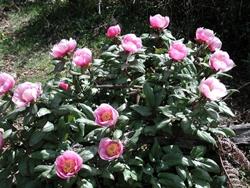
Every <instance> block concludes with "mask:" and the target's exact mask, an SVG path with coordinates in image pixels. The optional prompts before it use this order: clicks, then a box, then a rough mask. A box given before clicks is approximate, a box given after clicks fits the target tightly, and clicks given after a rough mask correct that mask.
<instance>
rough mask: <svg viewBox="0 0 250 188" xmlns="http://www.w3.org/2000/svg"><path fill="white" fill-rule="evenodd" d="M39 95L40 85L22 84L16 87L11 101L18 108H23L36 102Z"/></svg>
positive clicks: (40, 92)
mask: <svg viewBox="0 0 250 188" xmlns="http://www.w3.org/2000/svg"><path fill="white" fill-rule="evenodd" d="M41 94H42V86H41V83H31V82H24V83H22V84H19V85H18V86H17V88H16V90H15V91H14V95H13V97H12V101H13V102H14V103H15V104H16V106H17V107H18V108H19V107H24V106H28V105H30V103H31V102H34V101H36V100H37V98H38V97H39V96H40V95H41Z"/></svg>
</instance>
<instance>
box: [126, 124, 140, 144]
mask: <svg viewBox="0 0 250 188" xmlns="http://www.w3.org/2000/svg"><path fill="white" fill-rule="evenodd" d="M142 130H143V128H142V127H140V128H138V129H136V130H135V133H134V134H133V136H132V137H131V138H128V142H127V144H126V145H135V144H136V143H137V142H138V140H139V137H140V135H141V133H142Z"/></svg>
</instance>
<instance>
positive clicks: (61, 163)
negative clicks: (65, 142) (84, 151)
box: [55, 151, 83, 179]
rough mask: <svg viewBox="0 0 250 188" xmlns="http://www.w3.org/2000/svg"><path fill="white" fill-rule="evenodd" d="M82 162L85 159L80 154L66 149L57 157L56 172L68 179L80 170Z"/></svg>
mask: <svg viewBox="0 0 250 188" xmlns="http://www.w3.org/2000/svg"><path fill="white" fill-rule="evenodd" d="M82 163H83V160H82V158H81V156H80V155H79V154H77V153H76V152H74V151H65V152H64V153H63V154H62V155H60V156H58V157H57V158H56V161H55V168H56V174H57V176H58V177H60V178H62V179H68V178H70V177H72V176H75V174H77V173H78V172H79V170H80V169H81V168H82Z"/></svg>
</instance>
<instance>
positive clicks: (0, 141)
mask: <svg viewBox="0 0 250 188" xmlns="http://www.w3.org/2000/svg"><path fill="white" fill-rule="evenodd" d="M3 132H4V130H3V129H1V128H0V150H2V149H3V146H4V139H3Z"/></svg>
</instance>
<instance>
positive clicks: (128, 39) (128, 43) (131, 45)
mask: <svg viewBox="0 0 250 188" xmlns="http://www.w3.org/2000/svg"><path fill="white" fill-rule="evenodd" d="M122 48H123V49H124V51H126V52H128V53H136V52H138V51H139V50H140V49H141V48H142V41H141V38H139V37H136V35H134V34H127V35H124V36H123V39H122Z"/></svg>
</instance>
